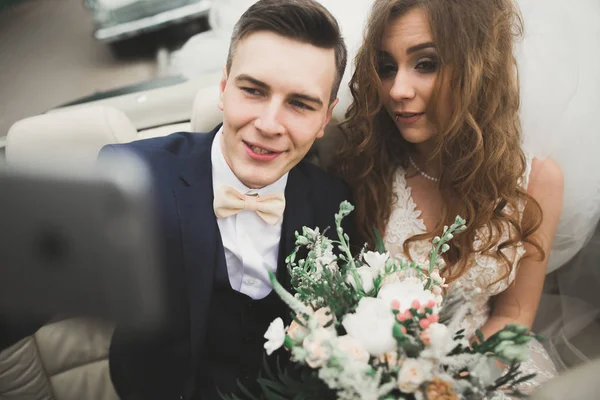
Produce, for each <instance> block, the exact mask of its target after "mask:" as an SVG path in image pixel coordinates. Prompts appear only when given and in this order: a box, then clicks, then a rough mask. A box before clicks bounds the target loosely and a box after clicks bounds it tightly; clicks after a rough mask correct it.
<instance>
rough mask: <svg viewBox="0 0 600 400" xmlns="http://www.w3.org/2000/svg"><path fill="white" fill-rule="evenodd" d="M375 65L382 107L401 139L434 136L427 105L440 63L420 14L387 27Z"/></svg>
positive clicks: (424, 16) (417, 141)
mask: <svg viewBox="0 0 600 400" xmlns="http://www.w3.org/2000/svg"><path fill="white" fill-rule="evenodd" d="M377 64H378V73H379V77H380V79H381V82H382V87H383V93H382V99H383V104H384V106H385V108H386V110H387V112H388V113H389V115H390V117H391V118H392V119H393V120H394V122H395V123H396V126H397V127H398V130H399V131H400V133H401V134H402V136H403V137H404V139H405V140H406V141H407V142H409V143H413V144H420V143H424V142H427V141H429V139H431V138H432V137H433V136H435V135H436V133H437V131H436V127H435V125H434V123H433V121H434V120H435V118H433V116H432V115H431V113H432V112H433V111H432V109H431V108H430V107H429V102H430V99H431V97H432V94H433V91H434V88H435V84H436V80H437V77H438V71H439V68H440V61H439V55H438V51H437V49H436V46H435V44H434V43H433V39H432V35H431V29H430V27H429V21H428V18H427V14H426V13H425V11H424V10H422V9H420V8H416V9H413V10H411V11H409V12H407V13H406V14H404V15H402V16H400V17H398V18H397V19H395V20H394V21H393V22H392V23H391V24H390V25H389V26H388V27H387V29H386V31H385V33H384V36H383V42H382V46H381V52H380V54H379V55H378V63H377ZM443 92H447V91H445V90H444V91H443ZM440 100H441V101H442V102H443V103H442V104H447V101H445V99H444V98H441V99H440Z"/></svg>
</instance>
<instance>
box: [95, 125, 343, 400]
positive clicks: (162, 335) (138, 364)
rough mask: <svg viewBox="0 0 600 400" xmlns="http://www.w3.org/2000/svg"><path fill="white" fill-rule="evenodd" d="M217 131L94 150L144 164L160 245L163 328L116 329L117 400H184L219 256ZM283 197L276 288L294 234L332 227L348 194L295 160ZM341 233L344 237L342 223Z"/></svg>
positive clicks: (114, 369)
mask: <svg viewBox="0 0 600 400" xmlns="http://www.w3.org/2000/svg"><path fill="white" fill-rule="evenodd" d="M218 128H219V127H217V128H215V130H213V131H212V132H210V133H175V134H172V135H169V136H166V137H160V138H153V139H147V140H141V141H136V142H133V143H128V144H121V145H111V146H107V147H105V148H104V149H103V150H102V152H101V156H102V154H103V153H104V152H109V151H120V150H126V151H131V152H134V153H135V154H137V155H139V156H141V157H142V158H143V159H144V160H145V161H146V162H147V163H148V165H149V166H150V168H151V172H152V174H153V177H154V187H155V194H156V204H157V206H158V207H157V212H158V214H159V221H160V229H161V235H162V243H164V247H163V248H162V249H161V250H162V255H163V264H164V268H165V271H164V272H165V274H164V275H165V283H166V288H167V293H168V296H167V298H168V321H167V324H165V326H164V327H163V328H162V329H159V330H157V331H156V332H135V331H133V330H128V329H123V328H119V327H117V329H116V331H115V334H114V336H113V341H112V345H111V350H110V368H111V378H112V380H113V383H114V384H115V388H116V389H117V392H118V393H119V395H120V396H121V398H122V399H123V400H129V399H144V400H147V399H160V400H169V399H180V398H183V399H186V398H188V397H189V396H190V393H191V392H192V391H193V385H194V383H193V380H194V378H193V376H195V373H196V372H195V368H196V365H197V360H198V359H199V355H200V353H201V351H202V346H203V342H204V338H205V334H206V330H207V328H208V327H207V326H206V320H207V316H208V307H209V304H210V298H211V289H212V285H213V281H214V272H215V269H216V266H217V265H216V264H217V261H216V260H217V259H218V257H217V256H218V252H222V251H223V246H222V243H221V237H220V234H219V229H218V225H217V221H216V217H215V215H214V212H213V206H212V203H213V187H212V163H211V146H212V142H213V139H214V137H215V135H216V133H217V131H218ZM285 195H286V208H285V212H284V219H283V225H282V235H281V241H280V250H279V272H278V273H279V274H280V275H279V280H280V281H282V283H284V284H285V282H283V281H285V279H286V278H285V276H282V275H281V272H282V271H285V270H286V269H285V268H281V267H282V266H283V264H284V260H285V257H286V256H287V255H288V254H289V253H290V252H291V251H292V250H293V248H294V241H295V237H294V232H295V231H300V230H301V229H302V226H309V227H315V226H318V227H319V228H320V229H321V230H323V229H324V228H326V227H332V228H334V227H335V223H334V214H335V213H336V212H337V211H338V208H339V205H340V203H341V202H342V201H343V200H350V192H349V190H348V188H347V186H346V185H345V184H344V183H343V182H342V181H341V180H339V179H337V178H335V177H333V176H331V175H329V174H327V173H325V172H324V171H322V170H321V169H319V168H318V167H316V166H314V165H312V164H310V163H308V162H304V161H303V162H300V163H299V164H298V165H297V166H296V167H294V168H293V169H292V170H290V173H289V176H288V182H287V186H286V189H285ZM344 228H345V230H346V231H347V232H348V234H349V235H351V236H350V237H352V235H353V234H354V224H352V223H351V221H350V218H348V221H347V224H345V226H344ZM330 232H331V234H335V229H330ZM220 258H221V259H224V257H220ZM282 317H283V316H282Z"/></svg>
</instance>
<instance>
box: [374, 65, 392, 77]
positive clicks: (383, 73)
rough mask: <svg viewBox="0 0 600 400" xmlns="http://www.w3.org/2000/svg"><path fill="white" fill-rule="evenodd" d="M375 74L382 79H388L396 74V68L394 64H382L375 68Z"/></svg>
mask: <svg viewBox="0 0 600 400" xmlns="http://www.w3.org/2000/svg"><path fill="white" fill-rule="evenodd" d="M377 73H378V74H379V76H380V77H382V78H389V77H390V76H393V75H394V74H395V73H396V66H395V65H394V64H383V65H379V66H378V67H377Z"/></svg>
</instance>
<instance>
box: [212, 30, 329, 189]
mask: <svg viewBox="0 0 600 400" xmlns="http://www.w3.org/2000/svg"><path fill="white" fill-rule="evenodd" d="M335 74H336V69H335V54H334V50H333V49H321V48H318V47H315V46H312V45H309V44H305V43H300V42H297V41H294V40H291V39H287V38H284V37H282V36H279V35H276V34H274V33H271V32H257V33H253V34H251V35H249V36H247V37H246V38H244V39H243V40H242V41H240V42H239V43H238V45H237V48H236V49H235V54H234V56H233V60H232V64H231V68H230V71H229V73H227V70H226V69H224V71H223V78H222V80H221V85H220V100H219V108H220V109H221V110H222V111H223V134H224V143H223V146H222V148H223V155H224V157H225V160H226V161H227V164H228V165H229V167H230V168H231V170H232V171H233V173H234V174H235V175H236V176H237V177H238V179H239V180H240V181H241V182H242V183H243V184H244V185H246V186H248V187H250V188H262V187H265V186H267V185H270V184H272V183H274V182H275V181H277V180H278V179H279V178H281V177H282V176H283V175H284V174H285V173H287V172H288V171H289V170H290V169H292V168H293V167H294V166H295V165H296V164H298V163H299V162H300V161H301V160H302V158H303V157H304V156H305V155H306V153H307V152H308V150H310V147H311V146H312V144H313V143H314V141H315V139H316V138H320V137H322V136H323V134H324V129H325V126H326V125H327V123H328V122H329V120H330V119H331V113H332V111H333V107H334V106H335V104H336V103H337V99H336V100H335V101H334V102H332V103H330V101H329V99H330V93H331V88H332V86H333V82H334V79H335Z"/></svg>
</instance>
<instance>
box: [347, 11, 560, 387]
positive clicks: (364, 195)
mask: <svg viewBox="0 0 600 400" xmlns="http://www.w3.org/2000/svg"><path fill="white" fill-rule="evenodd" d="M520 22H521V20H520V18H519V13H518V11H517V9H516V7H515V6H514V4H513V3H512V2H511V1H510V0H493V1H490V0H454V1H451V0H429V1H415V0H375V2H374V5H373V9H372V13H371V15H370V18H369V20H368V24H367V30H366V33H365V38H364V42H363V44H362V46H361V47H360V49H359V50H358V54H357V57H356V60H355V68H356V69H355V72H354V74H353V76H352V79H351V91H352V97H353V102H352V104H351V105H350V108H349V110H348V114H347V116H348V120H347V121H346V122H345V124H344V128H345V129H344V131H345V134H346V136H345V138H346V146H345V148H344V150H342V152H341V154H340V158H339V161H338V163H337V164H336V167H337V168H338V169H339V172H340V173H341V174H342V175H343V176H344V178H345V179H346V180H347V181H348V182H349V183H350V185H351V187H352V188H353V190H354V196H355V204H356V221H357V224H358V227H359V229H360V231H361V233H362V236H363V237H362V239H364V240H366V241H368V242H370V243H371V244H374V243H375V240H376V238H375V234H374V232H373V231H372V229H373V227H376V228H378V229H379V231H381V232H385V235H384V239H385V244H386V247H387V249H388V250H389V251H390V253H391V254H392V255H393V256H395V257H402V258H410V259H412V260H414V261H422V262H424V261H425V260H426V259H427V257H428V254H429V250H430V244H429V243H430V242H429V241H430V240H431V239H432V238H433V237H434V236H441V233H442V229H443V226H444V225H451V224H452V222H453V220H454V218H455V216H456V215H460V216H462V217H463V218H465V219H466V220H467V230H466V231H465V232H463V233H461V234H460V235H459V236H457V237H455V238H454V239H453V240H452V242H451V250H450V251H449V252H448V253H447V254H448V255H447V257H446V260H445V261H446V265H445V267H444V268H443V269H442V272H443V273H444V275H445V277H446V279H447V282H448V283H449V285H450V286H449V290H453V289H455V288H457V287H461V288H462V289H463V290H465V291H466V292H468V293H474V294H475V295H474V297H473V300H472V305H471V306H472V312H471V314H470V315H469V316H468V318H466V319H465V321H464V326H463V327H464V328H465V329H466V335H467V337H469V338H473V336H474V333H475V331H476V330H477V329H479V330H481V331H482V333H483V334H484V336H485V337H488V336H490V335H492V334H494V333H495V332H497V331H499V330H500V329H502V328H503V327H504V326H506V325H507V324H509V323H517V324H521V325H527V326H529V327H531V326H532V324H533V321H534V319H535V315H536V311H537V308H538V304H539V300H540V296H541V293H542V288H543V284H544V278H545V275H546V267H547V263H548V256H549V253H550V249H551V247H552V239H553V237H554V234H555V232H556V228H557V225H558V221H559V216H560V212H561V209H562V198H563V175H562V171H561V168H560V167H559V166H558V164H557V163H556V162H555V161H553V160H552V159H550V158H546V159H544V160H540V159H537V158H534V157H532V156H531V155H529V154H528V153H526V152H525V151H524V150H523V149H522V145H521V143H522V140H521V124H520V118H519V110H520V108H519V105H520V104H519V100H520V93H519V86H518V79H517V66H516V60H515V58H514V57H513V56H512V51H513V45H514V39H515V35H517V34H519V33H520V32H521V24H520ZM530 347H531V350H532V355H531V359H530V361H529V362H528V363H524V365H523V368H524V372H525V373H526V374H527V373H533V372H535V373H537V376H536V378H535V379H534V380H532V381H529V382H526V383H525V384H524V386H525V388H526V389H531V388H532V387H533V386H536V385H538V384H540V383H541V382H544V381H546V380H548V379H550V378H552V377H554V376H555V375H556V369H555V368H554V365H553V364H552V362H551V361H550V359H549V357H548V355H547V354H546V352H545V350H544V348H543V347H542V346H541V345H540V344H539V343H538V342H532V343H531V346H530Z"/></svg>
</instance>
